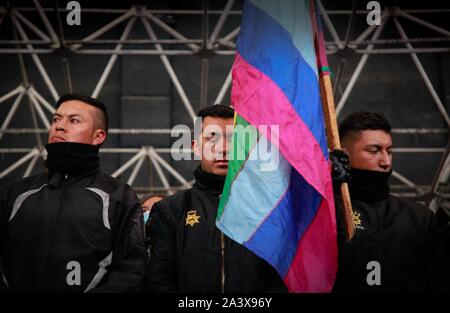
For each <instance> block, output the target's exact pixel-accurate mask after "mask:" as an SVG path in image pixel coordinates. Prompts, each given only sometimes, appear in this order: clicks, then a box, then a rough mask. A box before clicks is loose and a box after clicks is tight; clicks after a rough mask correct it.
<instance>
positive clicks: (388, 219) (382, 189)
mask: <svg viewBox="0 0 450 313" xmlns="http://www.w3.org/2000/svg"><path fill="white" fill-rule="evenodd" d="M339 133H340V136H341V142H342V147H343V150H344V152H346V153H347V154H348V157H349V161H350V166H351V180H350V181H349V189H350V197H351V201H352V206H353V212H354V216H353V220H354V222H355V225H356V231H355V235H354V237H353V239H352V240H351V241H350V242H347V241H346V240H345V238H344V236H343V234H344V231H343V224H342V223H338V224H339V225H340V228H341V229H340V231H339V234H340V238H339V264H338V273H337V277H336V282H335V286H334V290H333V291H334V292H356V293H361V292H424V291H429V290H431V286H430V284H431V283H432V273H431V268H430V267H431V264H432V263H431V262H432V260H431V258H432V253H433V251H432V250H433V249H432V240H433V232H434V216H433V213H432V211H431V210H430V209H428V208H426V207H425V206H423V205H421V204H419V203H416V202H414V201H409V200H405V199H400V198H397V197H394V196H392V195H390V194H389V184H388V180H389V177H390V176H391V173H392V136H391V125H390V124H389V122H388V121H387V120H386V119H385V118H384V116H383V115H381V114H378V113H369V112H356V113H353V114H350V115H349V116H348V117H347V118H346V119H344V120H343V121H342V123H341V124H340V126H339ZM336 207H337V209H338V221H341V222H342V218H341V215H340V210H339V208H340V205H339V203H337V205H336Z"/></svg>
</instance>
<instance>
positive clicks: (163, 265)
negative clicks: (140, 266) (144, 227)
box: [147, 200, 179, 292]
mask: <svg viewBox="0 0 450 313" xmlns="http://www.w3.org/2000/svg"><path fill="white" fill-rule="evenodd" d="M166 203H167V201H164V200H163V201H160V202H157V203H156V204H155V206H154V207H153V209H152V220H151V222H150V245H151V250H150V261H149V266H148V268H147V284H148V286H147V287H148V290H149V291H150V292H178V291H179V290H178V284H177V278H176V252H175V237H176V236H175V226H174V220H175V218H174V216H173V212H171V210H170V209H171V207H170V206H169V205H167V204H166Z"/></svg>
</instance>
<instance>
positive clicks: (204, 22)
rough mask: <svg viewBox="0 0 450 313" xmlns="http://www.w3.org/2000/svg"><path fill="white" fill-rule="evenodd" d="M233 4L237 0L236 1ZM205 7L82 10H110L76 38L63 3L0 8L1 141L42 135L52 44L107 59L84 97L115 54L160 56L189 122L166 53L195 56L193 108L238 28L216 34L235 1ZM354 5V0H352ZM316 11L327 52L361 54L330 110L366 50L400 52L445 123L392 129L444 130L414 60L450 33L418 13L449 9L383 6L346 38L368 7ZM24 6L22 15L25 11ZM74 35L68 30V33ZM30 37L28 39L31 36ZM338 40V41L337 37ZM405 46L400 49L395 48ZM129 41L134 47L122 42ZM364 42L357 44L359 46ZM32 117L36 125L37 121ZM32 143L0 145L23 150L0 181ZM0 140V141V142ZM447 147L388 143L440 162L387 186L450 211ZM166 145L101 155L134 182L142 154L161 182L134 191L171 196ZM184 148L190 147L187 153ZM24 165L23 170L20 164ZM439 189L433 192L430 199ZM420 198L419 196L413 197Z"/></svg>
mask: <svg viewBox="0 0 450 313" xmlns="http://www.w3.org/2000/svg"><path fill="white" fill-rule="evenodd" d="M236 2H237V1H236ZM203 3H204V7H203V9H201V10H156V9H152V8H149V7H145V6H130V7H129V8H128V9H105V8H101V9H93V8H83V14H94V15H105V16H110V22H109V23H107V24H105V25H103V26H102V27H100V28H99V29H98V30H96V31H94V32H92V33H91V34H89V35H88V36H85V37H82V38H76V39H67V38H65V37H64V34H63V31H62V26H61V21H62V20H64V19H65V16H66V14H67V10H66V9H65V8H59V9H58V8H43V7H42V6H41V3H40V2H39V0H33V1H32V4H33V5H32V6H30V7H13V6H12V7H0V27H1V26H2V24H4V23H6V21H7V20H9V21H10V23H11V24H12V26H13V27H12V29H13V33H14V34H13V35H14V38H13V39H2V38H0V55H5V54H15V55H17V56H18V59H19V62H20V65H21V75H22V82H20V83H19V84H18V86H17V87H16V88H14V89H13V90H11V91H9V92H7V93H6V94H4V95H2V96H0V105H7V104H8V103H11V102H12V104H11V107H10V109H9V112H8V114H7V115H6V117H5V119H4V121H3V123H2V124H1V130H0V141H1V139H2V137H3V135H4V134H6V133H10V134H24V133H29V134H42V133H46V132H47V131H48V129H49V127H50V121H49V116H51V115H52V114H53V113H54V110H55V109H54V106H53V105H52V104H51V103H53V102H55V101H56V100H57V99H58V97H59V93H58V91H57V90H56V88H55V86H54V84H53V81H54V80H55V79H61V77H50V76H49V75H48V73H47V71H46V67H45V65H44V64H43V62H42V61H41V58H40V56H42V55H44V54H53V53H55V52H56V51H57V50H58V49H61V48H62V47H64V48H65V49H68V50H70V51H71V53H73V54H83V55H104V56H105V58H106V59H107V62H106V66H105V68H104V70H103V72H102V73H101V74H100V75H99V79H98V81H97V83H96V85H95V87H94V88H93V91H92V93H91V95H92V96H93V97H97V96H99V94H101V92H102V89H103V87H104V86H105V84H106V81H107V78H108V76H109V74H110V73H111V70H112V68H113V67H114V65H115V63H116V61H117V59H118V58H119V57H120V56H121V55H131V56H137V55H140V56H142V55H146V56H151V55H153V56H157V57H159V58H160V60H161V62H162V64H163V66H164V69H165V70H166V72H167V75H168V76H169V78H170V80H171V83H172V84H173V86H174V88H175V90H176V92H177V94H178V95H179V97H180V99H181V101H182V104H183V106H184V108H185V112H186V114H187V116H189V117H190V118H191V119H192V120H193V119H194V118H195V113H194V109H193V105H192V102H191V100H190V99H189V97H188V96H187V95H186V92H185V89H184V88H183V85H182V83H181V82H180V80H179V78H178V76H177V73H176V72H175V70H174V67H173V66H172V64H171V62H170V60H169V58H168V56H185V55H196V56H198V57H199V58H200V59H201V60H202V63H201V84H200V86H201V89H202V90H201V92H200V94H201V97H200V107H203V106H206V105H208V103H207V92H208V72H209V71H210V69H209V62H210V59H211V58H213V57H214V56H217V55H222V56H229V57H230V58H233V56H234V54H235V48H236V43H235V40H236V38H237V35H238V34H239V25H235V27H234V29H233V30H232V31H231V32H228V33H225V34H224V32H223V28H224V24H225V22H226V21H227V18H229V17H230V16H235V15H240V14H241V12H240V11H238V10H232V8H233V5H235V0H227V1H226V2H225V5H224V7H223V9H222V10H208V5H207V3H208V1H204V2H203ZM354 3H356V1H355V2H354ZM319 8H320V12H321V15H322V18H323V21H324V24H325V32H326V37H327V38H331V39H332V40H331V41H327V42H326V46H327V54H335V53H337V52H338V51H341V50H344V49H347V50H349V51H352V53H353V54H354V55H355V56H357V55H360V59H359V62H358V63H357V66H356V68H355V69H354V70H353V74H352V75H351V78H350V80H349V82H348V83H347V85H346V86H345V87H344V89H343V92H342V95H341V96H340V98H339V99H337V100H338V101H337V102H336V103H337V106H336V112H337V114H339V113H340V112H341V111H342V109H343V108H344V106H345V104H346V102H347V100H348V98H349V97H350V95H351V92H352V90H353V87H354V86H355V83H356V82H357V80H358V79H359V78H360V76H361V73H362V70H363V69H364V66H365V65H366V63H367V60H368V59H369V58H370V56H371V55H373V54H403V55H405V57H410V58H412V60H413V62H414V64H415V67H416V68H417V71H418V73H419V74H420V77H421V78H422V79H423V82H424V87H425V88H426V89H427V90H428V92H429V94H430V97H431V99H432V100H433V103H434V105H435V106H436V108H437V109H438V110H439V112H440V114H441V116H442V119H443V120H444V121H445V124H446V125H447V127H446V128H421V127H420V125H418V126H417V128H408V129H398V128H397V129H393V133H394V134H437V135H441V136H442V135H443V134H447V135H448V131H449V127H450V118H449V115H448V112H447V111H446V108H445V105H444V103H443V100H442V99H440V97H439V96H438V94H437V92H436V89H435V87H434V86H433V84H432V83H431V80H430V78H429V76H428V74H427V71H426V69H425V67H424V66H423V64H422V63H421V61H420V58H419V56H418V55H419V54H426V53H449V52H450V44H449V43H450V31H449V30H447V29H444V28H442V27H439V26H437V25H434V24H433V23H432V22H430V21H426V20H424V19H422V18H420V15H421V14H422V13H428V14H429V13H440V14H449V15H450V10H448V9H428V10H427V9H422V10H403V9H401V8H399V7H387V8H385V9H384V11H383V14H382V17H381V25H379V26H376V25H373V26H368V27H367V28H366V29H365V30H364V31H363V32H362V33H360V34H359V35H358V36H356V38H354V39H352V38H351V37H352V34H351V33H352V27H353V25H354V22H355V20H356V19H357V18H361V17H363V18H365V16H366V15H367V13H368V11H365V10H356V9H355V5H354V7H353V9H352V10H327V9H326V8H324V7H323V6H322V4H321V3H320V1H319ZM25 12H27V13H25ZM50 12H52V13H56V15H57V17H58V23H51V22H50V19H49V18H48V14H49V13H50ZM26 14H29V15H30V14H35V15H37V16H39V18H40V20H41V22H42V23H41V24H42V25H44V28H43V29H42V28H39V27H38V26H37V25H36V24H35V23H33V22H32V21H31V20H30V19H29V18H27V17H26ZM176 15H189V16H192V17H193V18H196V19H197V21H198V20H199V18H201V22H199V23H198V24H199V25H201V31H200V32H201V34H202V36H201V37H202V38H188V37H187V36H186V35H183V33H182V30H177V29H175V28H173V27H172V26H171V25H170V23H168V22H167V19H170V17H172V16H176ZM208 16H216V17H217V18H218V20H217V23H216V24H215V25H214V27H213V29H212V32H209V19H208V18H206V17H208ZM333 16H346V17H347V18H348V27H347V31H346V33H345V35H342V34H341V35H339V34H338V32H337V31H336V28H335V27H334V25H333V22H332V17H333ZM404 20H408V21H409V23H411V22H412V23H414V24H415V25H416V26H417V27H424V28H427V29H428V30H431V31H433V32H434V34H435V36H434V37H426V38H409V37H408V35H407V33H406V32H405V29H404V27H403V26H402V24H403V21H404ZM388 21H393V22H394V24H395V27H396V29H397V31H398V35H399V38H398V39H379V38H380V35H381V33H382V32H383V29H384V26H385V25H386V23H387V22H388ZM136 23H141V24H142V25H143V27H144V29H145V32H146V35H147V36H146V37H145V38H140V39H130V38H129V35H130V33H131V31H132V29H133V27H134V26H135V24H136ZM155 27H157V28H158V31H160V32H161V31H163V32H164V33H165V34H166V36H167V35H168V36H169V37H170V38H169V39H161V38H158V36H157V35H156V32H155V29H154V28H155ZM113 29H114V30H117V29H122V33H121V35H120V37H119V38H117V39H102V36H103V35H105V34H107V33H109V32H110V31H111V30H113ZM72 35H73V34H72ZM30 38H34V39H30ZM341 38H343V39H341ZM434 43H440V44H442V43H443V44H447V46H446V47H442V46H439V47H436V46H435V45H433V44H434ZM105 44H106V45H108V44H109V45H114V46H115V47H114V48H112V49H105V48H99V46H101V45H105ZM149 44H151V45H153V46H154V48H152V49H148V48H146V47H145V48H139V49H136V48H135V47H136V46H144V45H147V46H148V45H149ZM399 44H401V45H404V47H403V48H398V47H397V46H398V45H399ZM417 44H421V45H423V44H429V45H430V46H429V47H422V46H421V47H420V48H418V47H414V45H417ZM130 45H133V48H129V46H130ZM174 45H175V47H179V46H182V47H184V48H183V49H179V48H177V49H173V48H172V47H174ZM379 45H383V46H386V45H388V46H389V45H392V48H376V47H377V46H379ZM361 47H364V48H361ZM24 57H31V59H32V61H33V63H34V65H35V66H36V68H37V70H38V72H39V74H40V76H41V77H42V80H43V81H44V83H45V86H46V88H47V89H48V92H49V93H50V95H51V97H52V99H45V98H44V97H43V96H42V94H43V91H42V90H41V91H38V90H36V89H35V87H33V84H32V83H31V82H29V80H28V77H27V71H26V68H25V63H24V61H23V58H24ZM339 72H340V69H339V68H338V69H337V74H336V75H335V79H334V88H335V91H336V90H337V89H338V88H340V87H341V82H340V81H339V80H340V73H339ZM66 81H68V84H69V86H70V75H69V76H68V77H66ZM230 85H231V71H230V72H229V73H228V74H227V76H226V79H225V81H224V82H223V84H222V87H221V88H220V91H219V93H218V94H217V97H216V98H215V101H214V103H221V102H222V101H223V99H224V97H225V95H226V93H227V91H228V90H229V88H230ZM26 100H28V103H29V104H30V112H31V113H30V114H32V116H33V122H34V128H20V129H19V128H9V125H10V122H11V120H12V119H13V118H14V116H15V113H16V112H17V109H18V107H19V106H20V105H21V104H23V103H25V102H27V101H26ZM39 121H40V123H41V125H42V126H41V127H40V126H39ZM170 132H171V129H151V128H145V129H111V130H110V133H116V134H170ZM36 138H37V143H36V146H35V147H30V148H15V147H8V148H0V154H6V153H22V154H24V155H23V156H22V157H21V158H19V159H18V160H17V161H16V162H14V163H13V164H12V165H10V166H8V167H7V168H0V179H1V178H4V177H6V176H8V175H12V174H14V173H15V176H23V177H26V176H28V175H30V173H32V171H33V168H34V167H35V165H36V162H37V161H38V160H42V159H44V158H45V149H43V144H42V143H41V142H40V139H39V136H36ZM0 143H1V142H0ZM449 147H450V146H447V147H435V148H407V147H404V148H395V149H394V153H395V154H398V153H417V154H420V153H438V154H441V155H442V158H441V163H440V165H439V167H438V170H437V172H436V174H435V176H434V180H433V182H432V183H431V185H427V186H419V185H416V184H415V183H414V182H413V181H411V180H410V179H408V178H407V177H405V176H403V175H402V174H400V173H398V172H394V173H393V176H394V177H395V178H396V179H397V181H398V182H399V183H400V184H399V185H393V191H394V192H396V191H398V192H397V193H398V194H401V195H403V196H411V197H416V198H417V199H422V200H424V201H427V202H428V203H430V201H431V205H432V207H437V206H441V207H444V208H446V209H447V210H448V211H450V205H449V204H450V188H449V187H448V182H449V177H450V155H449ZM170 152H171V148H170V147H167V148H164V149H156V148H154V147H146V146H144V147H142V148H140V149H135V148H127V147H114V148H104V149H101V153H132V154H133V155H132V156H131V158H130V159H129V160H128V161H126V162H125V163H124V164H123V165H121V166H120V167H119V168H118V169H117V170H116V171H115V172H114V173H111V174H112V175H113V176H114V177H120V178H121V179H123V180H124V181H127V182H128V183H129V184H130V185H132V186H133V183H134V181H135V178H136V176H137V174H138V172H139V171H140V170H141V168H142V166H143V163H144V162H145V161H146V160H147V162H148V164H150V165H151V167H152V169H153V170H154V171H155V172H156V173H157V175H158V177H159V179H160V182H161V183H162V186H143V187H142V186H134V187H135V188H136V189H137V191H138V192H139V191H141V192H148V191H159V192H166V193H168V194H171V193H173V192H175V191H176V190H179V189H182V188H187V187H189V186H190V185H191V183H192V182H189V181H188V180H187V179H186V178H184V177H183V176H182V175H180V173H178V172H177V171H176V170H175V169H174V168H173V167H172V166H171V165H170V164H169V163H168V162H167V161H165V160H164V159H163V158H162V157H161V154H163V153H170ZM187 152H189V151H187ZM26 164H28V165H27V166H26V168H25V171H23V169H24V166H25V165H26ZM129 169H131V173H130V174H129V175H128V178H126V177H124V176H125V173H126V172H127V171H128V170H129ZM168 175H170V176H173V177H174V178H175V180H176V182H177V183H178V184H177V185H170V183H169V179H168ZM436 195H438V197H436ZM420 197H422V198H420Z"/></svg>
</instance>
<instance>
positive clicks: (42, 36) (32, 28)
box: [13, 9, 51, 42]
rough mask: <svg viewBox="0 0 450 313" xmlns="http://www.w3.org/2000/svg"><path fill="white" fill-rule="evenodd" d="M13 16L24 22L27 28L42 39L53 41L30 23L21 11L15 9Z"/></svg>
mask: <svg viewBox="0 0 450 313" xmlns="http://www.w3.org/2000/svg"><path fill="white" fill-rule="evenodd" d="M13 14H14V15H15V16H16V17H17V18H18V19H19V20H21V21H22V23H24V24H25V25H26V26H28V28H29V29H31V30H32V31H33V32H34V33H35V34H36V35H37V36H38V37H40V38H41V39H42V40H45V41H48V42H51V39H50V37H49V36H47V35H46V34H44V33H43V32H42V31H41V30H40V29H39V28H38V27H37V26H36V25H34V24H33V23H31V22H30V20H29V19H27V18H26V17H25V16H23V15H22V13H20V12H19V11H17V10H16V9H13Z"/></svg>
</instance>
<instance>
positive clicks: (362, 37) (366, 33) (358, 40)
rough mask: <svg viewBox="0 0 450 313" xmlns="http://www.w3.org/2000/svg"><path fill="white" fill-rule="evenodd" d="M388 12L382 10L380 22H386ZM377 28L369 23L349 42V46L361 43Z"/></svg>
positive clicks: (352, 46)
mask: <svg viewBox="0 0 450 313" xmlns="http://www.w3.org/2000/svg"><path fill="white" fill-rule="evenodd" d="M389 16H390V14H389V11H388V10H384V11H383V14H382V15H381V24H383V23H386V19H387V18H389ZM377 28H378V25H371V26H369V27H367V28H366V29H365V30H364V31H363V32H362V33H361V35H359V36H358V38H356V39H355V40H354V41H353V42H351V43H349V45H348V46H349V47H350V48H356V47H357V44H356V43H361V42H362V41H364V40H365V39H366V38H367V37H368V36H369V35H370V34H372V33H373V32H374V31H375V30H376V29H377Z"/></svg>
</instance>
